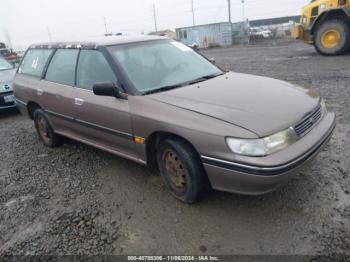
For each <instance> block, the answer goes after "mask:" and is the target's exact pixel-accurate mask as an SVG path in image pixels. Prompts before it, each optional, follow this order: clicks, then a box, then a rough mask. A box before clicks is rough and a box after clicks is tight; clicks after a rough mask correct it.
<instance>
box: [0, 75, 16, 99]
mask: <svg viewBox="0 0 350 262" xmlns="http://www.w3.org/2000/svg"><path fill="white" fill-rule="evenodd" d="M15 74H16V69H10V70H4V71H0V93H4V92H9V91H12V83H13V79H14V78H15Z"/></svg>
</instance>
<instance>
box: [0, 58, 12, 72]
mask: <svg viewBox="0 0 350 262" xmlns="http://www.w3.org/2000/svg"><path fill="white" fill-rule="evenodd" d="M9 69H13V66H12V65H11V64H10V63H9V62H7V61H6V60H5V59H4V58H2V57H0V71H3V70H9Z"/></svg>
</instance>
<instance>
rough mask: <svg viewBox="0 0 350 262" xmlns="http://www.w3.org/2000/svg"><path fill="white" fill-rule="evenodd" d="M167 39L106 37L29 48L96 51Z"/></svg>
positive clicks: (154, 37) (142, 36)
mask: <svg viewBox="0 0 350 262" xmlns="http://www.w3.org/2000/svg"><path fill="white" fill-rule="evenodd" d="M165 39H169V38H166V37H162V36H149V35H140V36H107V37H104V38H95V39H92V40H82V41H58V42H50V43H37V44H32V45H31V46H30V47H29V48H43V49H50V48H70V49H74V48H83V49H97V48H98V47H99V46H112V45H120V44H129V43H138V42H146V41H155V40H165Z"/></svg>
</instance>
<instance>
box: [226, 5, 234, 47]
mask: <svg viewBox="0 0 350 262" xmlns="http://www.w3.org/2000/svg"><path fill="white" fill-rule="evenodd" d="M227 3H228V22H229V23H230V28H231V40H232V44H233V27H232V20H231V0H227Z"/></svg>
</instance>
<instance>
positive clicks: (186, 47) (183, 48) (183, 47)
mask: <svg viewBox="0 0 350 262" xmlns="http://www.w3.org/2000/svg"><path fill="white" fill-rule="evenodd" d="M171 44H172V45H173V46H175V47H177V48H179V49H180V50H181V51H184V52H189V51H192V49H191V48H189V47H188V46H185V45H184V44H181V43H179V42H171Z"/></svg>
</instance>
